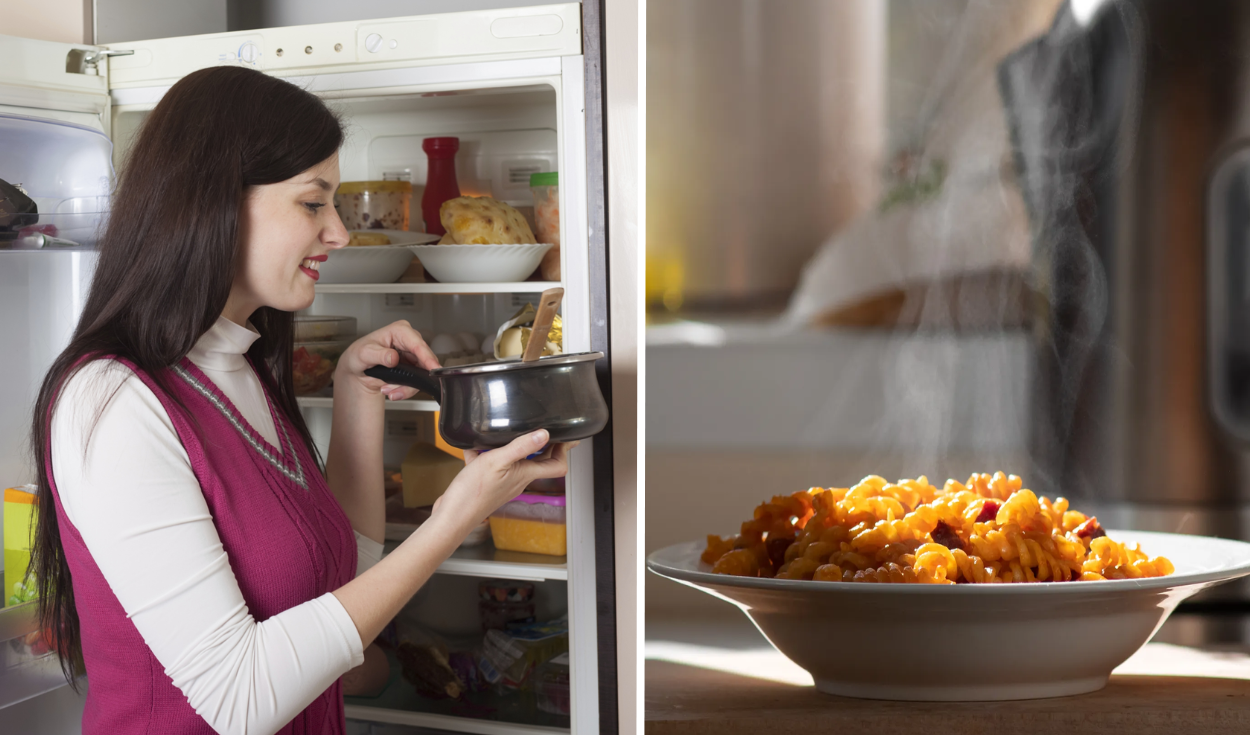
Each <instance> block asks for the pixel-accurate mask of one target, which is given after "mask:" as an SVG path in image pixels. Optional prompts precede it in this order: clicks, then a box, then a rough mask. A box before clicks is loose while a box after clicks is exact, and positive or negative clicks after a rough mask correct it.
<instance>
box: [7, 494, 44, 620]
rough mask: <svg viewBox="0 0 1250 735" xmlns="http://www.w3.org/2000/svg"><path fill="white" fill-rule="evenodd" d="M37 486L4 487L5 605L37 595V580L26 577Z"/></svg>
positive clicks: (27, 599) (36, 511)
mask: <svg viewBox="0 0 1250 735" xmlns="http://www.w3.org/2000/svg"><path fill="white" fill-rule="evenodd" d="M36 489H37V488H36V487H35V486H34V485H23V486H21V487H11V488H7V489H6V490H5V491H4V606H5V607H9V606H10V605H20V604H21V603H23V602H29V601H31V600H33V599H35V596H36V595H35V583H34V580H33V579H31V580H28V579H26V570H27V569H29V568H30V548H31V542H32V540H33V538H34V528H35V522H36V520H37V519H38V515H39V506H38V504H37V503H36V502H35V497H36V496H35V492H36Z"/></svg>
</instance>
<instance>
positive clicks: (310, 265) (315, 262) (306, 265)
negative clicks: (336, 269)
mask: <svg viewBox="0 0 1250 735" xmlns="http://www.w3.org/2000/svg"><path fill="white" fill-rule="evenodd" d="M325 260H326V256H324V255H317V256H314V257H312V258H304V262H302V263H300V266H299V269H300V270H301V271H303V272H304V275H306V276H308V277H309V278H311V279H313V280H314V281H316V280H317V279H318V278H321V274H320V273H318V272H317V269H318V268H319V267H320V266H321V264H322V263H324V262H325Z"/></svg>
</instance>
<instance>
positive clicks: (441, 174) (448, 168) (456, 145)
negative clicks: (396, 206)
mask: <svg viewBox="0 0 1250 735" xmlns="http://www.w3.org/2000/svg"><path fill="white" fill-rule="evenodd" d="M421 150H423V151H425V155H426V156H427V157H428V158H429V161H430V167H429V173H427V174H426V177H425V193H424V194H423V195H422V196H421V216H422V217H424V218H425V231H426V232H428V233H430V234H431V235H444V234H446V233H447V230H445V229H443V222H442V220H441V219H440V218H439V216H438V210H439V207H441V206H443V202H445V201H447V200H448V199H455V198H456V197H458V196H460V184H458V183H457V182H456V151H458V150H460V139H459V138H426V139H425V140H423V141H421Z"/></svg>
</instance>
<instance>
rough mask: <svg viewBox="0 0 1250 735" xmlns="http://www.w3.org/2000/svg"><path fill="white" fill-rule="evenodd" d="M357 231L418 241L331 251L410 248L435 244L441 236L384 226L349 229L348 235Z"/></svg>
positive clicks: (344, 247) (345, 247)
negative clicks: (389, 228) (388, 228)
mask: <svg viewBox="0 0 1250 735" xmlns="http://www.w3.org/2000/svg"><path fill="white" fill-rule="evenodd" d="M355 233H361V234H365V235H369V234H381V235H386V236H387V237H390V238H396V237H402V238H416V240H417V241H416V242H401V243H394V242H392V243H387V244H386V245H344V246H343V247H341V248H335V249H334V250H331V251H330V252H335V251H342V250H347V251H358V250H382V249H385V248H395V249H398V248H410V247H413V246H414V245H428V244H433V243H435V242H438V239H439V237H440V236H439V235H431V234H430V233H428V232H412V231H411V230H386V229H382V228H377V229H373V230H348V231H347V234H348V235H352V234H355Z"/></svg>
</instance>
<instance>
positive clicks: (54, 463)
mask: <svg viewBox="0 0 1250 735" xmlns="http://www.w3.org/2000/svg"><path fill="white" fill-rule="evenodd" d="M342 140H343V133H342V127H341V125H340V123H339V121H338V119H337V118H336V117H335V116H334V115H333V114H332V113H331V112H330V111H329V110H328V109H326V107H325V106H324V105H323V104H322V103H321V101H320V100H318V99H317V98H316V97H315V96H313V95H311V94H309V93H308V92H306V91H304V90H302V89H300V88H298V87H296V86H294V85H292V84H289V83H288V82H285V81H282V80H279V79H275V78H272V77H267V76H265V75H264V74H261V73H259V72H256V71H252V70H248V69H243V68H237V67H218V68H213V69H206V70H203V71H199V72H195V73H193V74H191V75H189V76H187V77H186V78H184V79H183V80H181V81H179V82H178V83H177V84H175V85H174V86H173V87H172V88H170V90H169V92H168V93H166V95H165V97H164V98H163V99H162V100H161V102H160V103H159V104H158V105H157V106H156V108H155V109H154V110H153V111H152V113H151V114H150V116H149V118H148V120H147V121H146V123H145V124H144V127H143V129H142V130H141V132H140V133H139V137H138V138H137V140H136V141H135V143H134V146H133V149H132V153H131V157H130V159H129V161H128V163H127V166H126V168H125V171H124V173H123V175H122V177H121V180H120V184H119V186H118V188H117V192H116V194H115V196H114V198H113V207H112V212H111V216H110V221H109V225H108V229H107V232H106V233H105V235H104V238H103V239H102V241H101V245H100V256H99V261H98V265H97V268H96V272H95V275H94V280H93V282H92V288H91V293H90V296H89V297H88V299H87V303H86V306H85V308H84V310H83V316H82V318H81V320H80V322H79V324H78V328H77V330H76V331H75V333H74V336H73V339H72V340H71V342H70V344H69V346H68V347H67V348H66V349H65V351H64V352H63V353H61V355H60V357H59V358H58V359H57V360H56V362H55V363H54V364H53V366H52V368H51V370H50V371H49V373H48V375H47V377H46V378H45V380H44V383H43V387H42V389H41V391H40V394H39V398H38V401H37V404H36V408H35V415H34V427H33V435H32V436H33V440H34V441H33V449H34V453H35V458H36V462H37V464H36V466H38V467H40V468H42V469H43V474H42V476H41V477H40V478H39V503H40V506H41V507H42V508H44V509H45V512H43V513H42V514H40V521H39V527H38V530H37V534H36V540H35V560H34V566H35V573H36V576H37V580H38V583H39V585H40V590H41V592H42V598H41V601H40V615H41V618H42V622H43V623H44V629H45V630H48V631H51V633H50V635H51V637H52V639H53V640H52V642H53V644H54V645H55V646H56V648H57V650H58V651H59V652H60V654H61V656H62V662H63V666H64V667H65V668H66V671H67V675H69V671H70V668H71V667H72V666H73V663H72V662H73V661H75V660H76V659H77V657H78V656H81V657H82V660H83V662H84V664H85V668H86V671H87V673H88V674H89V676H90V683H91V686H90V690H89V692H88V695H87V702H86V710H85V713H84V716H83V732H84V733H88V735H90V734H91V733H110V734H113V733H130V732H145V733H147V732H160V733H191V732H204V733H209V732H214V731H215V732H219V733H244V732H246V733H258V732H259V733H271V732H284V733H288V732H289V733H340V732H342V731H343V728H344V715H343V700H342V693H341V689H340V686H341V685H340V683H339V678H340V677H341V676H342V675H343V674H344V673H346V672H348V671H349V670H350V669H352V668H353V667H355V666H358V665H360V664H361V662H362V661H363V651H364V649H365V647H366V646H368V645H369V644H370V642H371V641H373V639H374V638H375V637H376V636H377V635H378V633H379V632H380V631H381V630H382V628H383V626H385V625H386V624H387V623H388V622H389V621H390V620H391V618H392V617H394V615H395V614H396V613H397V612H398V611H399V610H400V608H401V607H402V606H403V605H404V604H405V602H407V601H408V600H409V599H410V598H411V597H412V595H413V594H414V593H415V592H416V591H417V590H418V589H419V588H420V586H421V585H422V584H423V583H424V582H425V581H426V580H427V579H429V577H430V575H431V574H433V572H434V571H435V569H436V568H437V567H438V565H439V564H440V563H441V562H442V561H443V560H444V559H446V558H447V557H448V556H449V555H450V553H451V552H452V550H454V549H455V548H456V547H457V546H458V545H459V543H460V542H461V541H462V540H463V539H464V537H465V536H466V535H467V534H468V532H469V531H470V530H472V529H473V528H474V527H475V526H476V525H478V524H479V523H480V522H481V521H482V520H483V519H484V518H485V517H486V516H487V515H488V514H489V513H490V512H491V511H493V510H494V509H495V508H497V507H498V506H500V505H501V504H503V503H504V502H506V501H508V500H510V499H511V498H512V497H514V496H515V495H517V494H518V493H519V492H520V491H521V490H522V489H523V488H524V487H525V486H526V485H527V484H528V483H529V482H531V481H533V480H535V479H538V478H550V477H559V476H563V475H564V474H565V472H566V458H567V450H568V447H566V446H563V445H557V446H555V447H554V448H553V449H551V450H545V451H544V453H543V455H541V456H540V457H539V458H538V459H535V460H527V459H526V457H527V455H531V454H533V453H535V452H536V451H539V450H541V449H543V447H544V445H546V443H547V435H546V432H544V431H539V432H535V433H533V434H530V435H526V436H523V437H521V438H519V439H517V440H516V441H514V442H513V443H512V444H510V445H508V446H506V447H502V448H500V449H498V450H495V451H493V452H491V453H489V454H486V455H483V456H480V457H478V456H476V455H475V453H473V452H466V464H467V466H466V468H465V469H464V470H463V471H462V472H461V473H460V475H459V476H458V477H457V478H456V479H455V481H454V482H453V483H452V484H451V486H450V487H449V488H448V489H447V491H446V493H445V494H444V495H443V497H442V498H441V499H440V501H439V503H438V504H436V505H435V508H434V512H433V514H432V515H431V517H430V519H429V521H427V522H426V523H425V524H423V525H422V526H421V527H420V528H419V529H418V530H417V531H416V532H415V533H413V534H412V536H410V537H409V538H408V540H407V541H405V542H404V543H403V544H401V545H400V546H399V548H398V549H396V550H395V551H394V552H393V553H391V554H389V555H388V556H387V557H386V558H385V559H381V560H379V557H380V556H381V553H380V552H381V541H382V538H383V529H384V523H385V520H384V505H383V504H384V497H383V488H382V482H383V474H382V471H381V469H382V467H381V465H382V449H381V448H382V431H383V410H384V408H385V406H384V404H383V401H384V400H385V399H387V398H390V399H401V398H408V397H411V395H412V394H413V393H414V391H412V389H410V388H404V387H399V386H393V385H384V384H382V382H381V381H379V380H377V379H374V378H370V377H367V376H365V375H364V374H363V372H362V371H363V370H364V369H365V368H367V367H369V366H371V365H377V364H385V365H390V366H394V365H396V364H397V363H398V361H399V360H405V361H408V362H411V363H415V364H418V365H421V366H424V367H427V368H434V367H437V366H438V362H437V360H436V359H435V357H434V355H433V353H432V352H431V351H430V349H429V348H428V347H427V346H426V344H425V343H424V342H423V341H422V339H421V336H420V335H419V334H418V333H417V332H416V331H414V330H413V329H412V328H411V327H410V326H409V325H408V324H407V322H396V323H394V324H391V325H390V326H388V327H385V328H383V329H380V330H378V331H376V332H374V333H372V334H370V335H368V336H365V337H362V338H360V339H359V340H357V341H356V342H355V343H353V344H352V345H351V347H350V348H348V349H347V350H346V351H345V352H344V353H343V355H342V357H341V358H340V360H339V364H338V367H337V369H336V371H335V376H334V385H335V387H334V391H335V395H334V421H333V425H334V431H333V434H332V436H331V439H330V447H329V453H328V456H327V457H326V460H325V465H324V477H323V474H322V471H321V467H320V462H319V461H318V458H316V457H315V455H314V452H315V449H314V447H313V443H312V441H311V438H310V436H309V432H308V428H307V427H306V425H305V424H304V421H303V419H302V417H301V415H300V412H299V409H298V406H297V405H296V401H295V396H294V389H293V384H292V376H291V351H292V333H293V328H292V320H293V317H292V313H291V312H294V311H296V310H298V309H302V308H305V307H307V306H309V305H310V304H311V303H312V301H313V296H314V289H313V286H314V283H315V280H316V273H315V271H316V269H317V267H318V264H319V263H320V262H322V261H324V260H325V256H326V253H327V252H328V251H330V250H333V249H335V248H339V247H342V246H344V245H345V244H346V243H347V239H348V233H347V232H346V230H345V229H344V228H343V225H342V223H341V222H340V220H339V218H338V215H337V214H336V212H335V210H334V205H333V194H334V191H335V189H336V187H337V186H338V184H339V168H338V159H337V151H338V148H339V146H340V144H341V143H342ZM358 559H359V561H358Z"/></svg>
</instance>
